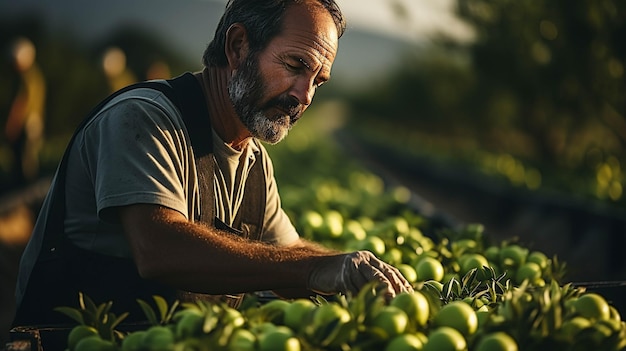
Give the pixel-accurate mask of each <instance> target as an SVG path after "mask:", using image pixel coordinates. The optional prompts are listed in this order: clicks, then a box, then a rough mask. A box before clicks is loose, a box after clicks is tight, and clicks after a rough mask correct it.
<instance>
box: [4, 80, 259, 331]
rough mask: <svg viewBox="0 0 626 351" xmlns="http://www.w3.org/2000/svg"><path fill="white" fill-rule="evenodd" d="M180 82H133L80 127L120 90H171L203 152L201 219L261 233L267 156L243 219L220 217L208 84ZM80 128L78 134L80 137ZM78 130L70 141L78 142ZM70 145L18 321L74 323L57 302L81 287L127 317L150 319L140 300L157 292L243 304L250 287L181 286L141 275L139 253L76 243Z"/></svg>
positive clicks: (255, 172)
mask: <svg viewBox="0 0 626 351" xmlns="http://www.w3.org/2000/svg"><path fill="white" fill-rule="evenodd" d="M169 82H170V84H171V86H172V87H169V86H167V85H166V84H162V83H158V82H142V83H137V84H134V85H131V86H129V87H126V88H124V89H122V90H120V91H118V92H116V93H114V94H113V95H111V96H109V97H108V98H107V99H105V100H104V101H102V102H101V103H100V104H99V105H98V106H97V107H96V108H95V109H94V110H93V111H92V113H91V114H90V115H89V116H88V117H87V118H86V119H85V120H84V121H83V123H82V124H81V125H80V126H79V127H78V128H77V132H78V130H80V129H81V128H83V126H84V125H85V124H86V122H87V121H89V120H90V119H91V118H92V117H93V116H94V115H95V114H96V113H97V112H98V111H99V110H100V109H101V108H102V107H103V106H104V105H105V104H106V103H107V102H109V101H110V100H111V99H112V98H113V97H115V96H117V95H119V94H121V93H122V92H125V91H128V90H130V89H134V88H140V87H148V88H152V89H156V90H159V91H161V92H163V93H164V94H165V95H167V96H168V98H169V99H170V100H171V101H172V102H174V103H175V104H176V106H177V107H178V108H179V110H180V111H181V114H182V116H183V120H184V123H185V126H186V128H187V131H188V132H189V136H190V139H191V144H192V148H193V150H194V155H195V158H196V167H197V172H198V177H199V185H200V200H201V201H200V203H201V211H200V216H199V218H196V220H197V221H200V222H203V223H205V224H208V225H210V226H214V227H217V228H219V229H223V230H228V231H230V232H233V233H236V234H238V235H241V236H243V237H246V238H249V239H253V240H260V239H261V232H262V226H263V218H264V214H265V201H266V197H265V196H266V194H265V176H264V172H263V167H262V162H261V161H260V160H258V161H257V162H255V164H254V166H253V167H252V170H251V172H250V174H249V176H248V180H247V182H246V188H245V195H244V203H243V206H242V208H241V209H240V211H239V213H238V215H237V217H236V218H235V227H237V229H235V228H231V227H229V226H227V225H225V224H223V223H222V222H221V221H219V219H217V218H216V217H215V208H214V206H215V204H214V197H213V176H214V160H213V157H212V150H213V141H212V139H211V138H210V136H211V132H210V131H211V125H210V119H209V115H208V110H207V107H206V102H205V98H204V94H203V92H202V88H201V86H200V84H199V82H198V80H197V78H196V77H195V76H194V75H193V74H191V73H185V74H183V75H181V76H179V77H176V78H174V79H171V80H169ZM75 135H76V133H75V134H74V136H75ZM73 140H74V137H72V140H71V141H70V143H69V145H70V146H71V143H72V142H73ZM69 149H70V147H68V148H67V150H66V152H65V154H64V155H63V159H62V160H61V163H60V165H59V169H58V170H57V175H56V182H55V186H54V188H53V189H51V190H50V192H51V193H50V196H51V204H50V207H49V209H50V212H49V213H48V221H47V222H46V229H45V235H44V240H43V244H42V249H41V252H40V254H39V257H38V259H37V262H36V263H35V266H34V268H33V271H32V272H31V275H30V277H29V280H28V285H27V288H26V291H25V294H24V297H23V299H22V302H21V304H20V306H18V308H17V313H16V316H15V319H14V321H13V326H25V325H49V324H59V323H65V322H68V323H69V322H72V320H71V319H69V318H67V317H66V316H65V315H63V314H61V313H60V312H56V311H54V310H53V309H54V308H55V307H59V306H70V307H77V306H78V294H79V292H82V293H84V294H85V295H87V296H89V297H90V298H91V299H92V300H93V301H94V302H95V303H96V304H100V303H105V302H109V301H112V302H113V304H112V307H111V312H113V313H116V314H118V315H119V314H121V313H123V312H130V314H129V316H128V317H127V318H126V319H125V322H135V321H143V320H145V316H144V314H143V312H142V311H141V309H140V307H139V304H138V303H137V301H136V300H137V299H142V300H144V301H147V302H150V301H152V296H153V295H159V296H162V297H164V298H165V299H166V300H167V301H169V302H170V303H172V302H174V301H175V300H180V301H197V300H212V301H217V300H220V301H225V302H227V303H228V304H229V305H230V306H232V307H237V306H238V305H239V304H240V303H241V299H242V297H243V294H236V295H207V294H200V293H194V292H186V291H180V290H177V289H176V288H175V287H171V286H166V285H164V284H160V283H158V282H154V281H149V280H146V279H143V278H141V277H140V276H139V273H138V271H137V267H136V266H135V264H134V262H133V260H132V259H125V258H119V257H113V256H108V255H102V254H98V253H95V252H92V251H88V250H84V249H81V248H78V247H76V246H74V245H72V244H71V243H70V242H69V241H68V240H66V238H65V235H64V223H63V221H64V218H65V173H66V168H67V166H66V163H67V160H66V159H67V157H68V154H69Z"/></svg>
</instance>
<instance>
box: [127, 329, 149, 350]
mask: <svg viewBox="0 0 626 351" xmlns="http://www.w3.org/2000/svg"><path fill="white" fill-rule="evenodd" d="M145 334H146V331H145V330H139V331H136V332H133V333H130V334H128V335H126V337H124V339H123V340H122V351H141V350H142V342H143V338H144V335H145Z"/></svg>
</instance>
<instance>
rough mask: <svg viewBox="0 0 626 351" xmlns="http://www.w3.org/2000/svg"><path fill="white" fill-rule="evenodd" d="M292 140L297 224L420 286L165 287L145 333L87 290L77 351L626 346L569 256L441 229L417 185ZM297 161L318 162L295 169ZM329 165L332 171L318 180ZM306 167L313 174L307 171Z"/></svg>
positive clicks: (73, 335) (290, 190) (608, 308)
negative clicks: (213, 292) (168, 297)
mask: <svg viewBox="0 0 626 351" xmlns="http://www.w3.org/2000/svg"><path fill="white" fill-rule="evenodd" d="M288 140H289V139H288ZM288 140H287V141H288ZM294 140H303V139H298V137H295V138H294ZM309 141H310V139H309ZM285 147H286V149H283V150H276V151H273V152H275V153H276V155H274V156H275V159H277V162H275V163H276V171H277V179H279V184H280V186H281V194H282V196H283V206H284V208H285V210H286V211H287V213H288V214H289V216H290V217H291V218H292V219H293V222H294V224H295V225H296V226H297V229H298V231H299V232H300V233H301V234H302V235H303V236H304V237H305V238H307V239H310V240H314V241H317V242H320V243H322V244H324V245H326V246H329V247H333V248H336V249H340V250H346V251H348V250H369V251H371V252H373V253H374V254H376V255H377V256H378V257H380V258H382V259H383V260H385V261H387V262H389V263H391V264H393V265H395V266H396V267H397V268H398V269H399V270H400V271H401V272H402V273H403V274H404V275H405V277H406V278H407V279H408V280H409V281H410V282H411V283H412V284H413V286H414V288H415V291H414V292H411V293H403V294H401V295H398V296H396V297H395V298H393V299H391V300H386V299H385V298H384V297H383V296H382V294H380V293H379V291H378V287H377V286H375V285H368V286H366V287H365V288H364V289H363V290H362V291H361V292H360V293H358V294H356V295H353V296H343V295H337V296H332V297H326V298H322V297H320V296H318V297H316V298H313V299H297V300H282V299H278V298H275V299H269V302H267V299H266V298H265V299H263V298H260V297H261V294H249V295H248V296H246V298H245V299H244V303H243V304H242V306H241V307H240V308H239V309H233V308H230V307H228V306H226V305H222V304H219V303H208V302H198V303H194V304H178V303H176V304H174V305H172V306H168V305H167V303H166V302H165V301H164V300H163V299H162V298H160V297H158V296H155V297H154V304H149V303H147V302H145V301H138V303H139V304H140V305H141V307H142V308H143V310H144V313H145V314H146V319H147V320H148V323H149V324H147V325H146V327H145V328H143V329H141V330H134V331H124V328H122V326H123V319H124V318H125V315H121V316H116V315H114V314H112V313H110V312H109V311H110V307H111V303H115V302H114V301H112V302H108V303H104V304H101V305H96V304H95V303H94V302H93V301H91V300H90V299H89V298H88V297H87V296H81V298H80V304H79V308H77V309H75V308H70V307H60V308H59V311H60V312H62V313H65V314H66V315H68V316H70V317H72V318H73V319H74V320H76V321H77V323H78V325H77V326H76V327H75V328H73V329H72V330H71V332H70V333H69V336H68V346H67V350H69V351H85V350H89V351H94V350H111V351H113V350H122V351H157V350H158V351H164V350H175V351H178V350H180V351H192V350H198V351H199V350H211V351H216V350H238V351H246V350H257V351H269V350H271V351H281V350H285V351H300V350H302V351H306V350H309V351H317V350H337V351H347V350H353V351H356V350H359V351H367V350H372V351H416V350H424V351H434V350H437V351H455V350H458V351H461V350H471V351H516V350H562V351H568V350H572V351H573V350H581V351H582V350H585V351H589V350H594V351H599V350H607V351H608V350H626V323H624V322H623V321H622V318H621V316H620V313H619V312H618V311H617V309H616V308H615V307H613V306H612V305H611V304H610V302H609V301H607V300H606V299H605V298H604V297H603V296H600V295H598V294H595V293H589V292H586V291H585V289H584V288H581V287H574V286H572V285H571V284H566V283H564V282H563V280H564V277H565V265H564V264H563V263H561V262H559V261H558V260H557V259H556V257H548V256H547V255H546V254H544V253H543V252H540V251H538V250H532V249H530V248H528V247H526V246H524V245H523V244H522V243H521V242H520V241H515V240H510V241H505V242H498V243H494V242H492V241H490V240H489V237H488V236H487V235H486V234H485V232H484V228H483V227H482V226H481V225H479V224H469V225H462V226H446V227H443V228H442V227H441V226H434V225H433V223H432V219H431V218H427V217H425V216H423V215H422V214H420V213H418V212H417V211H416V210H414V209H413V208H412V206H411V205H410V199H411V193H410V191H408V189H406V188H403V187H401V186H398V187H391V188H389V187H385V183H384V182H383V180H382V179H380V178H379V177H378V176H376V175H374V174H372V173H369V172H368V171H365V170H363V169H362V168H359V167H354V165H353V164H352V163H349V162H335V163H333V164H332V165H329V163H328V160H329V158H328V150H327V149H326V148H327V147H328V143H324V144H323V145H318V144H314V143H312V142H311V143H309V144H308V145H307V146H306V147H303V146H302V145H300V146H297V147H295V146H294V145H291V144H289V143H288V142H287V144H286V146H285ZM287 149H288V150H291V151H292V152H296V153H297V154H295V155H294V154H293V153H292V154H288V155H287V156H285V159H289V160H290V163H289V164H290V165H291V167H290V169H289V172H287V173H289V174H291V175H292V176H293V177H294V179H297V181H298V182H300V184H297V183H293V184H289V183H281V182H280V179H282V178H281V175H280V174H281V171H284V168H282V166H281V161H280V160H281V159H283V158H281V157H278V156H281V155H283V154H284V153H287V151H285V150H287ZM320 152H322V153H323V154H319V153H320ZM281 153H283V154H281ZM283 156H284V155H283ZM297 160H304V162H306V166H302V167H297V166H295V167H294V165H293V163H294V162H296V161H297ZM317 160H323V161H324V162H323V164H320V165H317V164H316V161H317ZM316 167H319V169H320V172H316V170H315V169H314V168H316ZM328 168H332V171H333V177H328V176H323V177H318V178H311V177H310V175H311V174H324V170H327V169H328ZM297 169H300V170H306V171H305V172H304V171H303V172H302V174H298V175H294V172H296V171H297ZM304 174H308V175H309V178H305V177H304ZM303 184H307V186H303ZM153 306H156V309H155V308H154V307H153Z"/></svg>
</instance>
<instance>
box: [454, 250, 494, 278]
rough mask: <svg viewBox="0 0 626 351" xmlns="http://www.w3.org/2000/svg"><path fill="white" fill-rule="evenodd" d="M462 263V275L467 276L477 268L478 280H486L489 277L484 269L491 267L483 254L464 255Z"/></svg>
mask: <svg viewBox="0 0 626 351" xmlns="http://www.w3.org/2000/svg"><path fill="white" fill-rule="evenodd" d="M459 261H460V262H461V275H462V276H464V275H466V274H467V273H468V272H469V271H471V270H472V269H474V268H476V270H477V278H478V279H480V280H484V279H485V278H486V276H487V273H486V272H485V269H484V268H483V267H489V262H488V261H487V258H486V257H485V256H483V255H481V254H477V253H468V254H464V255H463V256H461V258H459Z"/></svg>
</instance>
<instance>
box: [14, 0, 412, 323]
mask: <svg viewBox="0 0 626 351" xmlns="http://www.w3.org/2000/svg"><path fill="white" fill-rule="evenodd" d="M344 29H345V24H344V21H343V18H342V15H341V13H340V11H339V9H338V7H337V5H336V4H335V3H334V1H333V0H265V1H259V0H232V1H229V3H228V4H227V6H226V12H225V14H224V16H223V17H222V19H221V21H220V23H219V25H218V28H217V31H216V35H215V39H214V40H213V41H212V42H211V43H210V44H209V46H208V48H207V50H206V51H205V54H204V56H203V63H204V66H205V68H204V69H203V71H201V72H198V73H195V74H194V76H195V79H194V84H196V89H195V92H197V93H199V94H200V95H201V96H202V100H203V105H205V107H206V109H207V110H208V111H207V113H208V116H207V115H206V114H204V115H203V114H200V115H197V116H196V115H194V116H193V117H197V118H198V119H199V120H200V121H206V122H210V126H212V127H209V128H206V129H202V128H194V127H191V126H190V125H185V123H186V122H185V121H186V120H185V121H184V116H181V111H180V110H181V109H179V108H177V105H176V103H175V101H174V100H175V99H169V98H168V97H167V96H165V95H164V94H163V93H161V92H159V91H156V90H154V89H149V88H139V89H134V90H131V91H129V92H125V93H122V94H121V95H118V96H117V97H115V98H113V99H112V100H111V101H109V102H108V103H106V104H105V105H104V107H102V108H100V109H99V110H98V111H97V113H96V114H95V117H94V118H93V119H92V120H90V121H89V122H88V123H86V124H85V126H84V127H82V128H81V129H80V131H79V132H78V134H77V135H76V137H75V139H74V140H73V142H72V143H71V145H70V147H69V153H68V156H67V174H66V176H65V179H64V180H63V179H56V180H55V182H60V181H64V184H65V202H64V203H65V214H64V216H63V217H64V221H63V228H64V229H63V232H64V242H65V243H66V244H63V246H61V247H62V248H63V250H61V251H63V252H65V255H63V257H65V259H61V260H58V259H57V260H54V259H53V260H51V261H50V262H56V263H55V264H54V265H58V266H60V268H52V269H51V268H50V267H51V266H54V265H50V264H41V262H42V261H44V260H43V259H42V258H41V255H40V258H39V263H38V264H35V262H34V257H37V255H38V251H39V252H44V253H45V251H46V250H47V251H50V252H57V251H59V250H57V246H55V245H52V246H50V245H47V244H46V240H48V241H50V239H49V237H46V240H43V239H42V237H43V233H41V230H38V228H40V227H42V226H43V225H41V224H40V222H44V221H45V220H46V219H45V218H44V217H46V213H47V212H46V204H44V211H42V213H43V214H42V215H41V216H40V218H39V220H38V223H37V227H38V228H36V229H35V231H34V233H33V238H32V239H31V242H30V244H29V247H28V248H27V250H26V253H25V256H24V258H23V260H22V265H21V271H20V276H19V278H18V288H17V299H18V304H19V307H18V314H17V317H16V320H15V324H24V323H28V324H32V323H42V322H54V321H56V320H58V319H55V315H48V316H45V317H44V316H43V315H45V313H44V312H45V311H43V310H46V309H49V308H50V305H52V306H54V305H55V304H56V305H59V304H61V303H63V304H67V303H70V302H67V301H72V299H76V296H71V295H72V294H73V292H76V290H78V291H82V292H85V293H86V294H87V295H89V296H91V295H92V294H95V295H97V298H94V297H93V296H91V297H92V298H94V300H96V299H106V300H111V301H113V306H114V307H115V306H122V307H121V308H120V310H122V311H123V310H128V309H132V306H131V305H132V304H133V303H134V301H135V299H136V298H146V297H149V296H150V295H151V294H159V295H164V296H166V297H168V298H175V297H180V296H188V295H185V294H184V293H181V292H188V293H189V292H191V294H192V295H193V296H197V295H195V294H198V293H201V294H209V295H226V294H240V293H244V292H253V291H262V290H274V291H276V292H277V293H278V294H279V295H282V296H287V297H290V296H294V297H295V296H307V295H311V294H313V293H320V294H334V293H349V292H357V291H358V290H359V289H360V288H361V287H362V286H363V285H364V284H366V283H367V282H370V281H378V282H380V283H381V284H382V286H383V287H384V289H385V292H386V294H387V295H389V296H393V295H395V294H397V293H399V292H402V291H406V290H410V289H411V286H410V284H409V283H408V282H407V281H406V279H404V277H402V275H401V274H400V273H399V272H398V270H397V269H395V268H394V267H391V266H389V265H387V264H385V263H384V262H382V261H380V260H378V259H377V258H376V257H374V256H373V255H372V254H371V253H369V252H364V251H363V252H353V253H349V254H345V253H338V252H333V251H330V250H328V249H325V248H322V247H319V246H317V245H315V244H313V243H311V242H307V241H305V240H303V239H300V238H299V237H298V234H297V233H296V231H295V229H294V227H293V225H292V224H291V223H290V221H289V219H288V218H287V216H286V215H285V213H284V212H283V210H282V209H281V208H280V199H279V197H278V193H277V189H276V183H275V180H274V177H273V171H272V165H271V162H270V160H269V158H268V156H267V153H266V151H265V149H264V148H263V146H262V145H261V144H260V143H259V142H258V141H257V140H261V141H264V142H267V143H272V144H273V143H277V142H279V141H280V140H281V139H283V138H284V137H285V136H286V135H287V132H288V130H289V129H290V128H291V127H292V126H293V124H295V122H296V121H297V120H298V119H299V118H300V116H301V115H302V113H303V112H304V110H305V109H306V108H307V107H308V106H309V104H311V101H312V99H313V95H314V93H315V90H316V88H317V87H319V86H320V85H322V84H323V83H325V82H326V81H328V80H329V79H330V71H331V66H332V63H333V61H334V59H335V55H336V53H337V47H338V39H339V37H340V36H341V35H342V34H343V31H344ZM198 83H199V84H198ZM172 84H173V83H172ZM174 90H176V87H174ZM192 93H193V92H185V94H184V96H183V97H182V99H184V98H185V97H187V96H189V94H192ZM184 108H185V106H183V108H182V109H184ZM184 115H187V114H186V113H185V114H184ZM211 129H212V130H211ZM198 133H199V134H200V137H195V138H194V137H193V135H198ZM203 138H204V139H206V138H210V139H212V140H213V141H212V142H211V144H212V145H211V146H210V148H211V149H212V151H211V152H210V153H209V155H210V157H209V158H208V160H209V161H203V160H206V158H200V157H198V155H197V154H199V153H200V151H199V149H200V148H199V147H197V146H198V145H199V143H197V142H198V141H199V140H200V142H201V141H202V140H201V139H203ZM192 145H194V146H193V147H192ZM205 162H208V163H205ZM205 165H208V166H207V167H208V169H209V170H210V171H209V172H208V175H207V172H206V169H207V168H205ZM259 169H260V170H261V171H260V172H261V174H262V176H261V178H258V177H257V175H255V174H257V173H258V170H259ZM58 177H59V174H58V173H57V178H58ZM206 177H208V178H206ZM205 179H208V181H205ZM259 179H260V180H259ZM207 184H208V187H207V188H203V186H205V185H207ZM202 189H205V190H204V191H202ZM207 193H208V194H211V196H210V198H208V199H207V198H203V197H201V195H202V194H207ZM257 193H258V194H257ZM205 196H206V195H205ZM259 199H262V201H261V202H259V201H258V200H259ZM259 204H260V205H259ZM259 210H261V211H262V212H261V213H260V214H258V213H257V212H259ZM213 213H214V214H215V215H213ZM47 216H48V217H50V214H49V213H48V214H47ZM255 217H258V218H255ZM42 218H43V219H42ZM257 219H259V220H257ZM255 223H256V224H255ZM46 235H48V233H46ZM42 242H43V244H42ZM42 246H43V247H44V249H40V248H41V247H42ZM50 247H51V248H50ZM131 259H132V260H131ZM59 262H61V263H59ZM33 266H34V267H35V268H33ZM54 269H56V270H57V271H58V270H65V271H68V272H71V273H67V274H69V275H70V276H71V277H72V278H71V279H65V278H64V277H65V276H64V275H63V274H65V272H64V273H63V274H59V273H55V272H54ZM51 270H52V272H51ZM31 271H32V273H30V272H31ZM29 274H30V279H29ZM51 275H54V276H55V278H54V280H53V281H50V278H49V277H50V276H51ZM38 280H40V281H41V280H48V281H49V283H47V284H45V285H46V286H43V285H44V284H41V283H38V282H37V281H38ZM59 281H63V283H56V282H59ZM77 282H79V283H77ZM60 285H61V286H68V285H71V287H70V288H64V287H59V286H60ZM59 291H60V292H59ZM172 292H176V294H172ZM51 295H56V296H58V297H56V298H52V297H50V296H51ZM67 295H70V296H69V300H68V299H67V298H68V296H67ZM202 297H203V298H204V297H206V296H202ZM221 298H222V299H226V301H229V303H231V304H232V305H235V306H236V305H237V302H238V300H239V298H240V295H239V296H238V295H234V296H231V295H226V297H224V296H222V297H221ZM42 300H52V301H51V302H47V304H48V306H47V307H46V306H45V304H44V303H42V302H41V301H42ZM97 302H104V301H97ZM34 306H36V307H34ZM132 317H133V314H132V313H131V318H132ZM134 317H135V318H141V317H142V316H141V315H139V316H137V315H134ZM59 318H60V317H59Z"/></svg>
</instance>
